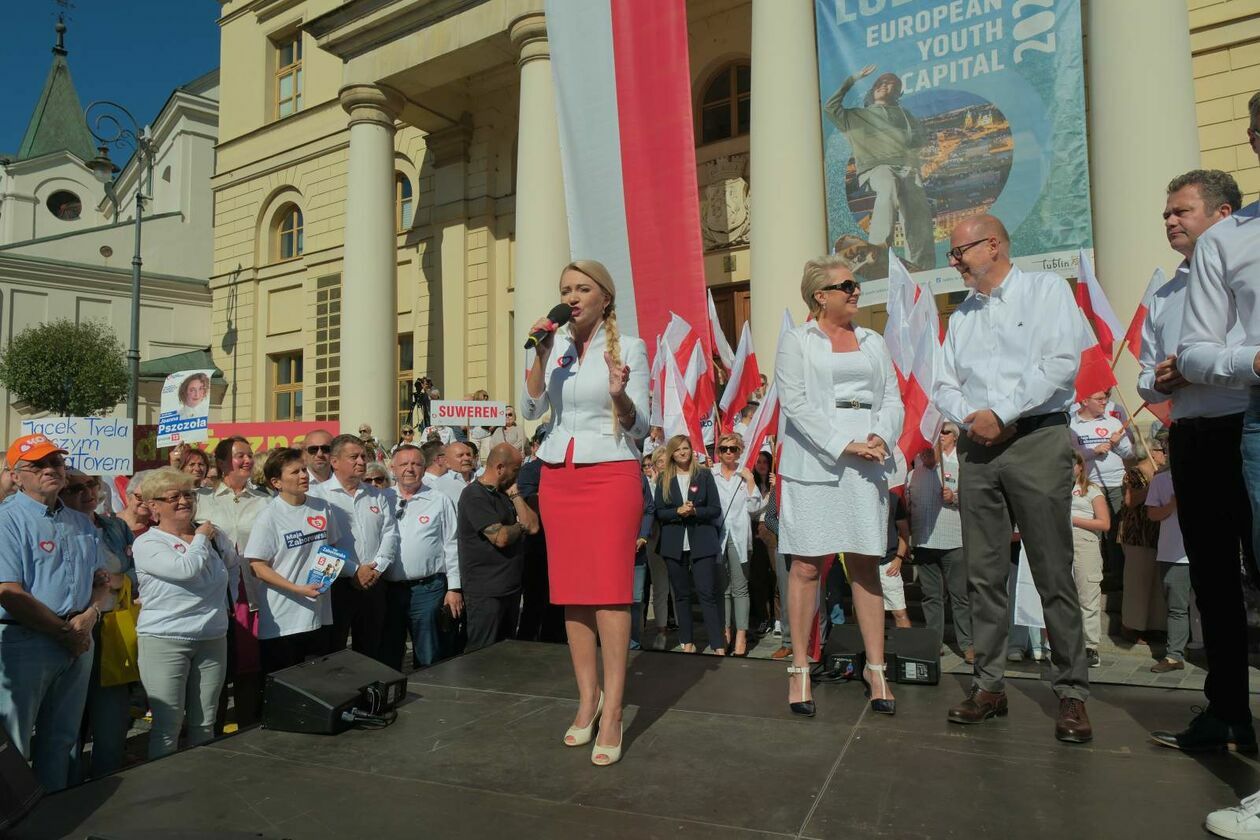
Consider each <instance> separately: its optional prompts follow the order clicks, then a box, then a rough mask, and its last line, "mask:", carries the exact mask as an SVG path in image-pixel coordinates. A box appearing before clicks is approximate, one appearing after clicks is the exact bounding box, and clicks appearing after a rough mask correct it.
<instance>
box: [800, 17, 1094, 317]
mask: <svg viewBox="0 0 1260 840" xmlns="http://www.w3.org/2000/svg"><path fill="white" fill-rule="evenodd" d="M815 13H816V17H817V31H818V81H819V90H820V95H821V103H820V104H821V106H822V114H823V116H822V124H823V157H824V163H825V169H826V183H827V225H828V231H829V234H830V241H831V243H832V249H833V250H834V251H835V252H836V253H838V254H840V255H842V256H844V257H847V258H848V259H849V261H850V262H851V264H853V265H854V266H855V271H856V273H857V275H858V279H859V280H860V281H862V283H863V289H864V291H866V294H865V295H864V296H863V300H862V302H863V304H870V303H881V302H883V301H884V300H885V299H886V290H887V283H886V278H887V276H888V249H889V248H890V247H891V248H892V249H893V250H894V251H895V252H896V253H897V255H898V257H899V258H900V259H901V260H902V262H903V263H905V265H906V268H907V269H909V270H910V272H911V274H912V275H913V276H914V278H915V280H916V281H918V282H920V283H924V284H930V285H931V287H932V289H933V291H934V292H937V293H940V292H950V291H958V290H961V289H962V288H963V285H962V282H961V280H960V279H959V276H958V273H957V272H956V271H955V270H954V269H952V268H950V267H949V262H948V259H947V258H946V256H945V251H946V250H948V249H949V247H950V246H949V237H950V232H951V231H952V230H953V228H954V226H955V225H957V224H958V223H959V222H961V221H962V220H963V219H966V218H967V217H968V216H974V215H979V214H981V213H991V214H993V215H994V216H997V217H998V218H999V219H1001V220H1002V222H1003V224H1005V225H1006V228H1007V230H1009V231H1010V234H1011V256H1012V258H1013V259H1014V261H1015V263H1016V265H1019V266H1020V267H1021V268H1024V269H1027V270H1038V271H1045V270H1051V271H1059V272H1061V273H1064V274H1066V275H1069V276H1071V275H1074V274H1075V267H1076V265H1077V263H1078V261H1079V255H1078V251H1079V249H1081V248H1090V247H1092V244H1093V239H1092V231H1091V221H1090V205H1089V160H1088V154H1087V144H1086V134H1085V104H1084V78H1083V66H1082V54H1081V20H1080V2H1079V0H952V2H940V3H932V2H927V0H815Z"/></svg>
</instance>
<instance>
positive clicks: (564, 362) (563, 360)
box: [556, 356, 577, 368]
mask: <svg viewBox="0 0 1260 840" xmlns="http://www.w3.org/2000/svg"><path fill="white" fill-rule="evenodd" d="M576 361H577V357H575V356H561V357H560V361H558V362H556V364H558V365H559V366H560V367H563V368H567V367H568V366H569V365H571V364H573V363H574V362H576Z"/></svg>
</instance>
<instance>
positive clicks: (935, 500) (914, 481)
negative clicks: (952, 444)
mask: <svg viewBox="0 0 1260 840" xmlns="http://www.w3.org/2000/svg"><path fill="white" fill-rule="evenodd" d="M942 465H943V466H942ZM942 475H943V476H944V478H945V482H944V484H942V483H941V476H942ZM945 489H949V490H952V491H953V492H954V503H953V504H951V505H947V504H945V498H944V494H943V492H942V491H943V490H945ZM906 495H907V496H909V502H910V538H911V541H912V542H913V544H914V547H915V548H934V549H938V550H941V551H949V550H951V549H955V548H962V544H963V543H962V515H961V513H960V512H959V509H958V450H957V449H955V450H953V451H952V452H947V453H943V454H942V457H941V461H940V462H939V463H938V464H937V465H936V466H934V467H929V466H927V464H925V463H924V462H923V458H922V456H920V457H917V458H915V460H914V469H913V470H911V471H910V477H909V479H908V480H907V481H906Z"/></svg>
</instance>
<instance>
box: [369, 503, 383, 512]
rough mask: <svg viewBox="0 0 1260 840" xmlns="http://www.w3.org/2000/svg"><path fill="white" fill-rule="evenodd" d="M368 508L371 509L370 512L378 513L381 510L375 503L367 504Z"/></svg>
mask: <svg viewBox="0 0 1260 840" xmlns="http://www.w3.org/2000/svg"><path fill="white" fill-rule="evenodd" d="M368 510H370V511H372V513H380V512H381V509H380V508H379V507H377V506H376V505H368Z"/></svg>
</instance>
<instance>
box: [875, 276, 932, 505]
mask: <svg viewBox="0 0 1260 840" xmlns="http://www.w3.org/2000/svg"><path fill="white" fill-rule="evenodd" d="M940 335H941V319H940V315H939V313H938V312H937V310H936V298H935V297H934V296H933V295H932V293H931V291H929V290H927V289H924V288H922V287H920V286H919V285H918V284H917V283H915V282H914V280H913V279H912V278H911V277H910V273H909V272H908V271H906V269H905V266H903V265H902V264H901V260H899V259H897V256H896V255H895V254H893V253H891V252H890V253H889V255H888V323H887V324H886V325H885V327H884V343H885V344H887V345H888V353H889V355H890V356H891V357H892V363H893V369H894V370H895V371H896V373H897V387H898V389H899V390H900V392H901V402H902V405H903V406H904V408H905V422H904V424H903V425H902V428H901V437H900V438H898V439H897V440H896V441H888V443H889V445H890V446H894V445H895V446H896V448H897V449H899V450H901V454H902V457H903V458H904V460H905V463H906V464H913V463H914V459H915V456H917V455H918V454H919V453H920V452H922V451H923V450H924V449H929V448H931V447H932V446H933V445H935V443H936V438H937V436H938V435H939V434H940V430H941V422H942V419H943V418H942V417H941V413H940V412H939V411H937V410H936V407H935V406H934V405H932V403H931V400H930V397H929V395H930V394H931V393H932V388H933V386H934V385H935V383H936V376H937V371H938V368H939V365H940V346H941V345H940ZM902 481H903V482H904V476H903V477H902Z"/></svg>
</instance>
